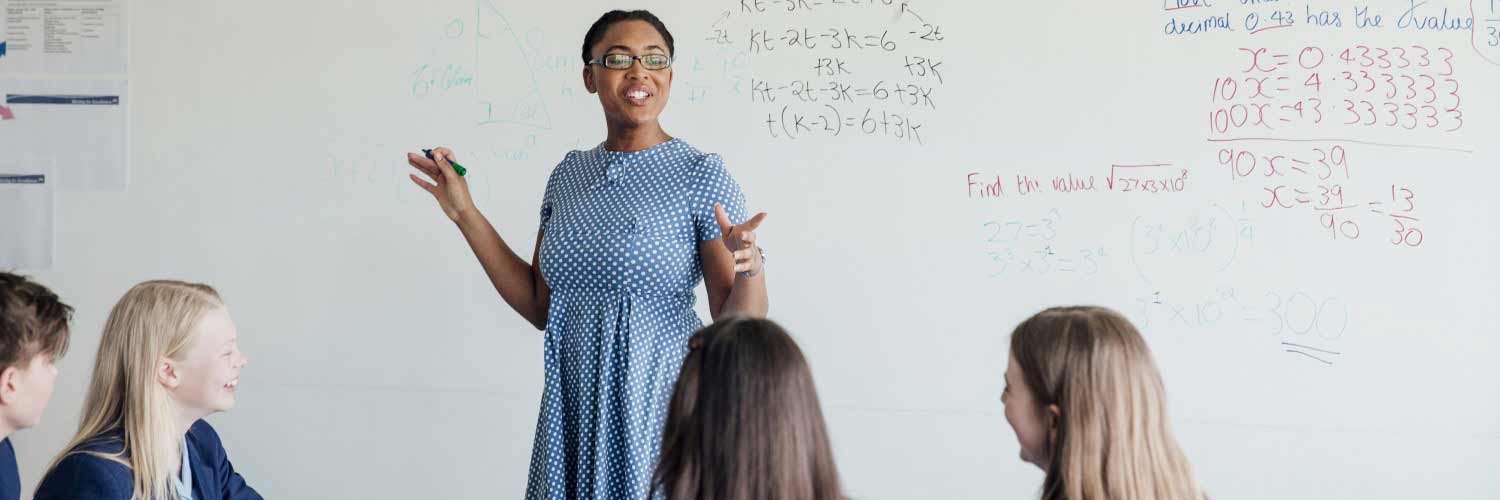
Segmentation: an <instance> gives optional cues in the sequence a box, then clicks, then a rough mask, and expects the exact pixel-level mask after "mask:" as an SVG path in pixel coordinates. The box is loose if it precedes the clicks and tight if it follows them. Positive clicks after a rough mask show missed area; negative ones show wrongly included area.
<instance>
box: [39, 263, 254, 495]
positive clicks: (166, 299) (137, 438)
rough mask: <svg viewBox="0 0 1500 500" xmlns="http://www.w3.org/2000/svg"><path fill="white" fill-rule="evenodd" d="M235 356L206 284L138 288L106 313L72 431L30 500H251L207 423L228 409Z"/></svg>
mask: <svg viewBox="0 0 1500 500" xmlns="http://www.w3.org/2000/svg"><path fill="white" fill-rule="evenodd" d="M245 363H246V359H245V355H244V354H242V353H240V350H239V347H238V345H237V344H236V332H235V328H234V322H233V321H232V320H231V319H230V317H229V310H228V308H226V307H225V306H224V302H223V301H222V300H221V299H220V298H219V294H218V292H216V291H215V290H214V289H213V288H212V287H209V286H208V285H201V284H196V283H184V282H180V281H148V282H145V283H141V284H139V285H136V286H135V287H133V288H131V289H130V291H128V292H126V293H125V296H124V297H122V298H121V299H120V301H119V302H118V303H116V304H115V307H114V309H113V310H112V311H110V314H109V319H108V320H107V321H106V322H105V324H104V336H103V338H102V339H100V341H99V352H98V356H97V357H96V358H95V361H94V374H93V378H92V381H91V382H90V384H89V392H88V398H87V400H85V402H84V408H83V418H82V420H81V422H80V423H79V426H78V432H77V434H75V435H74V436H73V439H72V441H71V442H69V443H68V446H67V447H66V448H64V449H63V451H62V453H61V454H59V455H58V457H57V459H56V460H55V461H54V463H53V465H52V467H51V469H50V470H48V471H47V475H46V476H45V477H44V478H42V483H41V485H40V486H38V487H37V492H36V499H37V500H50V499H77V500H96V499H97V500H167V499H170V500H207V499H213V500H220V499H234V500H247V499H259V498H261V497H260V495H259V494H257V493H256V492H255V490H254V489H252V488H250V487H249V486H248V485H246V484H245V481H244V479H243V478H241V477H240V475H239V474H238V473H236V472H235V471H234V467H233V466H231V465H230V463H229V460H228V458H227V457H226V456H225V453H224V447H223V445H222V444H221V443H220V441H219V436H218V434H216V433H215V432H214V429H213V427H210V426H209V425H208V423H207V422H204V421H203V420H201V419H202V418H203V417H206V416H208V415H210V414H213V413H216V412H220V411H225V410H228V409H230V408H233V407H234V391H235V387H236V386H237V385H238V384H239V376H240V368H241V367H243V366H244V365H245Z"/></svg>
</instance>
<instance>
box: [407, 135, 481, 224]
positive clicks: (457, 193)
mask: <svg viewBox="0 0 1500 500" xmlns="http://www.w3.org/2000/svg"><path fill="white" fill-rule="evenodd" d="M432 158H433V159H432V160H429V159H427V157H426V156H424V155H422V154H419V153H407V154H406V162H407V163H410V164H411V166H412V167H414V168H416V169H417V170H421V171H422V173H424V174H427V178H429V179H432V181H433V182H427V181H425V180H422V178H421V177H418V176H417V174H410V175H411V181H412V182H415V183H417V187H420V188H422V190H423V191H427V193H428V194H431V195H432V197H433V198H434V199H436V200H437V202H438V206H441V207H442V208H443V215H447V216H448V219H449V220H452V221H453V222H458V220H459V218H460V217H462V216H463V215H464V214H465V213H469V212H472V211H474V200H473V199H471V198H470V197H469V183H468V181H466V180H464V178H463V176H460V175H458V172H455V171H454V170H453V165H452V164H450V163H449V162H451V161H453V158H454V157H453V151H452V150H450V149H448V148H436V149H433V150H432ZM434 183H436V184H434Z"/></svg>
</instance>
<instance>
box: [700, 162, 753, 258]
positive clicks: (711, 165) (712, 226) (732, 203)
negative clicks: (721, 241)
mask: <svg viewBox="0 0 1500 500" xmlns="http://www.w3.org/2000/svg"><path fill="white" fill-rule="evenodd" d="M688 183H689V184H690V185H691V186H692V191H691V192H692V194H691V195H690V196H689V201H688V203H691V205H689V207H688V212H689V213H691V214H693V230H694V232H695V233H697V235H698V240H699V241H707V240H712V239H717V238H719V237H720V236H722V235H721V234H719V233H720V231H719V222H718V219H717V218H716V217H715V216H714V205H715V204H718V205H723V206H724V212H725V213H727V214H728V215H729V222H730V223H732V224H739V223H742V222H745V220H746V219H747V218H748V217H747V216H746V213H747V212H748V210H747V209H746V207H745V193H744V192H743V191H740V184H739V183H738V182H735V181H734V177H731V176H730V175H729V170H728V169H726V168H724V160H723V159H722V158H720V157H719V155H716V154H708V155H704V157H703V159H701V160H699V161H698V164H697V165H694V166H693V168H692V170H691V173H690V174H689V179H688Z"/></svg>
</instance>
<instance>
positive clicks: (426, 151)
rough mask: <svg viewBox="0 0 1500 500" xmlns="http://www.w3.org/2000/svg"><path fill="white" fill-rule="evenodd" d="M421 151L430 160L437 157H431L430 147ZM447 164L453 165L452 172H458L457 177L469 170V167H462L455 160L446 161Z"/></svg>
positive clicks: (435, 159)
mask: <svg viewBox="0 0 1500 500" xmlns="http://www.w3.org/2000/svg"><path fill="white" fill-rule="evenodd" d="M422 153H423V154H425V155H427V159H429V160H432V161H437V158H433V157H432V150H431V149H424V150H422ZM448 164H449V165H453V171H454V172H458V176H459V177H463V176H464V174H465V173H467V172H468V171H469V169H467V168H464V166H463V165H459V164H458V162H456V161H450V162H448Z"/></svg>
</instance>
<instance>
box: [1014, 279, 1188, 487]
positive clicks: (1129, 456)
mask: <svg viewBox="0 0 1500 500" xmlns="http://www.w3.org/2000/svg"><path fill="white" fill-rule="evenodd" d="M1010 352H1011V355H1013V356H1015V360H1016V363H1017V364H1019V365H1020V368H1021V374H1022V378H1023V379H1024V380H1025V383H1026V386H1027V389H1029V390H1030V391H1031V393H1032V394H1033V395H1035V398H1036V401H1037V409H1038V411H1039V412H1046V411H1047V410H1046V408H1047V407H1048V405H1057V407H1058V410H1059V413H1061V415H1060V416H1059V417H1058V424H1057V428H1056V429H1055V431H1054V434H1053V436H1052V439H1050V440H1049V444H1048V449H1047V454H1048V455H1049V458H1048V460H1049V467H1048V468H1047V477H1046V479H1045V480H1043V482H1042V495H1041V497H1042V498H1043V499H1044V500H1063V499H1066V500H1146V499H1199V498H1204V496H1203V494H1202V491H1201V490H1200V489H1199V487H1198V482H1197V480H1195V479H1194V478H1193V471H1192V466H1191V465H1190V464H1189V463H1188V460H1187V456H1186V455H1184V454H1183V452H1182V449H1181V448H1180V447H1178V445H1177V440H1176V439H1175V438H1173V437H1172V429H1171V425H1170V421H1169V420H1168V419H1167V403H1166V401H1167V399H1166V388H1165V386H1163V385H1162V381H1161V374H1160V373H1159V372H1158V371H1157V369H1156V363H1155V362H1154V361H1152V359H1151V350H1150V349H1149V348H1147V347H1146V341H1145V339H1143V338H1141V334H1140V332H1138V331H1136V329H1135V326H1133V325H1131V324H1130V321H1129V320H1127V319H1125V317H1124V316H1121V315H1120V314H1119V313H1116V312H1114V311H1111V310H1109V309H1105V308H1102V307H1089V306H1081V307H1054V308H1051V309H1047V310H1045V311H1042V312H1040V313H1037V314H1036V315H1035V316H1032V317H1031V318H1029V319H1027V320H1026V321H1024V322H1022V323H1021V324H1020V325H1019V326H1017V327H1016V330H1015V332H1014V333H1013V334H1011V338H1010Z"/></svg>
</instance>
